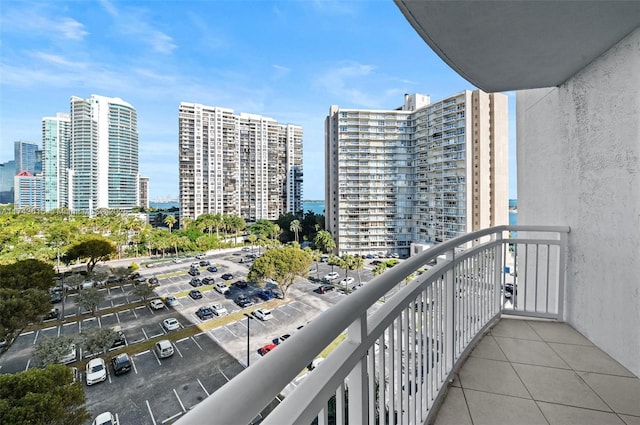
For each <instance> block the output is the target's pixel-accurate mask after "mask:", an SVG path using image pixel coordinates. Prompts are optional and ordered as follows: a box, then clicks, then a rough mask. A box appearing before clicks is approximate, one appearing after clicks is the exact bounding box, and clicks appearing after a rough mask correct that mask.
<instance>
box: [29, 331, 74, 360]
mask: <svg viewBox="0 0 640 425" xmlns="http://www.w3.org/2000/svg"><path fill="white" fill-rule="evenodd" d="M73 343H75V338H73V337H70V336H59V337H57V338H49V337H44V338H40V339H39V340H38V342H37V344H36V346H35V348H34V354H35V355H36V357H37V358H38V359H39V360H40V364H41V365H42V366H48V365H50V364H56V363H60V361H61V360H62V358H63V357H65V356H66V355H67V354H69V347H71V344H73Z"/></svg>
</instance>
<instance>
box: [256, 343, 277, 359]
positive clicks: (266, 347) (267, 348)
mask: <svg viewBox="0 0 640 425" xmlns="http://www.w3.org/2000/svg"><path fill="white" fill-rule="evenodd" d="M276 347H277V345H275V344H266V345H263V346H262V347H260V348H259V349H258V354H260V355H261V356H264V355H265V354H267V353H268V352H269V351H271V350H273V349H274V348H276Z"/></svg>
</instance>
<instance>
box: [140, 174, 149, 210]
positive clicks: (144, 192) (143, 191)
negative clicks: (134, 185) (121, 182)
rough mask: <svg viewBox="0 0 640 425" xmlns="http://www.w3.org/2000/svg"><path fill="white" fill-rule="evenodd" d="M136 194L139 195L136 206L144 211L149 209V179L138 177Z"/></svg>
mask: <svg viewBox="0 0 640 425" xmlns="http://www.w3.org/2000/svg"><path fill="white" fill-rule="evenodd" d="M138 185H139V188H138V193H139V194H140V200H139V201H138V205H139V206H140V207H142V208H144V209H147V210H148V209H149V177H140V179H139V181H138Z"/></svg>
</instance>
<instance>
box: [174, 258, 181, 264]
mask: <svg viewBox="0 0 640 425" xmlns="http://www.w3.org/2000/svg"><path fill="white" fill-rule="evenodd" d="M173 262H174V263H176V264H178V263H182V260H181V259H179V258H174V259H173Z"/></svg>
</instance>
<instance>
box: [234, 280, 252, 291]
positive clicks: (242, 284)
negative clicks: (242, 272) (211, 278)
mask: <svg viewBox="0 0 640 425" xmlns="http://www.w3.org/2000/svg"><path fill="white" fill-rule="evenodd" d="M234 285H236V287H238V288H240V289H247V288H248V287H249V284H248V283H247V281H246V280H239V281H237V282H236V283H234Z"/></svg>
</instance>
